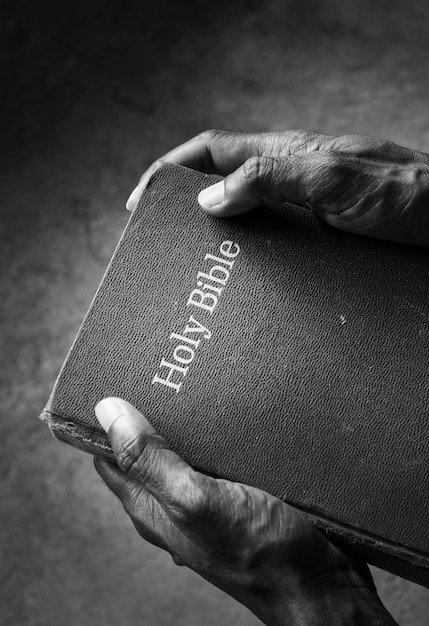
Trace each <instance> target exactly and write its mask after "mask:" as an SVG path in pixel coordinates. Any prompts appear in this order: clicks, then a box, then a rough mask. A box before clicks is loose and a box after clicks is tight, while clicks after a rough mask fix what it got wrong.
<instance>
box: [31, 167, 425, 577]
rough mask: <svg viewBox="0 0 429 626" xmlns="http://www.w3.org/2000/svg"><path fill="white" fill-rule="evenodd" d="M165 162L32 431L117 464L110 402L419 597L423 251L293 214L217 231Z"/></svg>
mask: <svg viewBox="0 0 429 626" xmlns="http://www.w3.org/2000/svg"><path fill="white" fill-rule="evenodd" d="M215 180H217V178H216V179H214V178H213V177H212V176H210V175H206V174H203V173H200V172H195V171H193V170H189V169H187V168H184V167H181V166H178V165H173V164H168V163H165V164H164V165H163V166H162V167H160V168H159V169H158V170H157V171H156V172H155V173H154V174H153V176H152V178H151V180H150V181H149V184H148V186H147V187H146V189H145V190H144V192H143V193H142V196H141V198H140V201H139V203H138V206H137V208H136V210H135V211H134V213H133V214H132V215H131V217H130V219H129V222H128V224H127V226H126V228H125V230H124V233H123V235H122V237H121V239H120V242H119V244H118V246H117V249H116V251H115V253H114V255H113V257H112V260H111V262H110V264H109V266H108V268H107V270H106V273H105V275H104V278H103V280H102V282H101V284H100V287H99V289H98V291H97V293H96V295H95V297H94V300H93V302H92V304H91V306H90V309H89V311H88V313H87V315H86V317H85V319H84V321H83V323H82V326H81V328H80V330H79V332H78V335H77V337H76V339H75V341H74V343H73V346H72V348H71V350H70V352H69V354H68V356H67V358H66V361H65V363H64V365H63V367H62V369H61V372H60V374H59V376H58V379H57V381H56V383H55V387H54V390H53V392H52V395H51V397H50V399H49V401H48V403H47V406H46V408H45V410H44V411H43V413H42V415H41V417H42V419H44V420H45V421H46V422H47V423H48V424H49V427H50V428H51V431H52V432H53V434H54V435H55V436H56V437H57V438H59V439H62V440H64V441H66V442H68V443H71V444H72V445H74V446H76V447H78V448H81V449H83V450H86V451H87V452H90V453H92V454H97V455H102V456H105V457H107V458H110V459H111V460H113V455H112V451H111V448H110V446H109V442H108V440H107V438H106V436H105V434H104V432H103V431H102V429H101V427H100V426H99V424H98V422H97V420H96V417H95V414H94V407H95V405H96V403H97V402H98V401H99V400H101V399H102V398H104V397H106V396H118V397H121V398H124V399H126V400H128V401H129V402H131V403H132V404H133V405H135V406H136V407H137V408H138V409H139V410H140V411H141V412H142V413H144V414H145V415H146V416H147V418H148V419H149V421H150V422H151V423H152V425H153V426H154V427H155V428H156V430H157V431H158V432H159V433H160V434H161V435H162V436H164V437H165V438H166V440H167V441H168V442H169V444H170V445H171V447H172V448H173V449H174V450H175V451H176V452H177V453H178V454H180V455H181V456H182V457H183V458H184V459H185V460H186V461H187V462H189V463H190V464H191V465H192V466H193V467H195V468H197V469H200V470H201V471H204V472H206V473H209V474H211V475H213V476H221V477H224V478H228V479H231V480H234V481H238V482H242V483H247V484H250V485H253V486H256V487H259V488H261V489H263V490H265V491H268V492H270V493H272V494H273V495H275V496H277V497H279V498H281V499H283V500H284V501H286V502H288V503H289V504H291V505H293V506H295V507H297V508H298V509H300V510H301V511H303V512H304V514H305V515H307V517H309V518H310V519H311V520H312V521H313V522H314V523H315V524H316V525H317V526H318V527H319V528H320V529H321V531H322V532H324V533H326V534H327V535H328V537H329V538H330V539H332V540H334V541H337V542H339V543H341V545H345V546H347V547H349V548H350V549H352V550H354V551H355V552H356V553H357V554H358V555H359V556H361V558H364V559H365V560H366V561H367V562H369V563H372V564H374V565H377V566H379V567H382V568H384V569H388V570H390V571H392V572H394V573H396V574H399V575H401V576H403V577H406V578H409V579H410V580H413V581H415V582H419V583H420V584H423V585H426V586H429V532H428V519H429V480H428V461H429V446H428V439H429V253H428V251H426V250H423V249H418V248H415V247H412V246H406V245H402V244H395V243H389V242H384V241H379V240H375V239H371V238H369V237H362V236H358V235H352V234H348V233H346V232H342V231H339V230H336V229H333V228H332V227H330V226H328V225H326V224H325V223H324V222H322V221H321V220H320V219H319V218H317V217H316V216H315V215H314V214H312V213H311V212H310V211H308V210H306V209H303V208H299V207H295V206H293V205H286V204H285V205H279V206H276V207H260V208H258V209H256V210H254V211H252V212H250V213H247V214H244V215H240V216H235V217H231V218H224V219H219V218H216V217H213V216H210V215H209V214H207V213H205V212H204V211H202V210H201V208H200V206H199V205H198V202H197V196H198V193H199V191H200V190H202V189H203V188H205V187H207V186H209V185H210V184H212V183H213V182H215Z"/></svg>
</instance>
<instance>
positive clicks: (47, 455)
mask: <svg viewBox="0 0 429 626" xmlns="http://www.w3.org/2000/svg"><path fill="white" fill-rule="evenodd" d="M0 29H1V36H0V95H1V97H0V109H1V116H0V125H1V135H0V145H1V148H2V149H1V151H0V153H1V168H0V176H1V190H2V195H1V205H0V207H1V208H0V215H1V231H0V236H1V247H0V255H1V261H0V267H1V270H0V271H1V283H0V294H1V309H0V324H1V338H0V356H1V360H2V363H1V368H0V380H1V385H2V390H1V395H0V411H1V421H0V441H1V442H2V450H3V452H2V455H1V459H0V465H1V482H0V624H1V625H3V624H4V625H6V624H8V625H10V624H25V625H27V624H28V625H31V626H33V625H34V626H36V625H37V626H38V625H40V626H54V625H55V626H63V625H64V626H67V625H69V624H73V625H74V624H78V625H79V626H98V625H101V624H105V623H115V622H116V623H119V624H121V625H123V626H131V625H134V624H139V625H140V624H145V625H148V626H152V625H153V626H163V625H169V624H172V623H174V624H176V625H177V626H180V625H181V624H183V625H185V624H186V626H192V625H197V624H198V625H200V624H205V625H208V626H210V625H211V624H213V626H214V625H216V626H219V625H220V624H231V623H234V624H236V625H240V624H243V625H244V624H253V623H255V624H256V623H257V620H256V619H254V618H253V617H252V616H250V614H249V613H248V612H247V610H246V609H244V608H242V607H240V606H239V605H238V604H236V603H235V602H234V601H232V600H230V599H229V598H227V597H226V596H224V595H223V594H222V593H221V592H218V591H216V590H214V589H212V588H211V587H209V585H208V584H206V583H205V582H204V581H202V580H200V579H199V578H197V577H196V576H195V575H194V574H193V573H191V572H189V571H188V570H187V569H185V568H181V569H179V568H176V566H174V565H173V563H172V562H171V560H170V557H168V556H167V555H165V554H163V553H161V552H159V551H157V550H155V549H153V548H152V547H151V546H148V545H146V544H144V543H143V542H142V541H141V540H140V539H139V538H138V537H137V535H136V534H135V532H134V530H133V528H132V527H131V524H130V522H129V521H128V519H127V518H126V517H125V515H124V514H123V513H122V510H121V507H120V506H119V504H118V503H117V502H116V501H115V500H114V498H113V497H111V496H110V494H109V493H108V492H107V490H106V489H105V488H104V487H103V485H102V484H101V482H100V480H99V479H98V477H97V476H96V475H95V473H94V471H93V469H92V462H91V459H90V458H89V457H87V456H86V455H84V454H82V453H79V452H77V451H75V450H73V449H72V448H69V447H66V446H64V445H61V444H60V443H57V442H55V441H54V440H53V439H51V438H50V436H49V433H48V431H47V429H46V427H45V426H44V425H42V424H41V423H40V422H39V421H38V420H37V417H36V416H37V415H38V413H39V411H40V409H41V408H42V407H43V405H44V402H45V400H46V398H47V396H48V394H49V391H50V388H51V386H52V384H53V381H54V378H55V375H56V373H57V371H58V368H59V367H60V365H61V363H62V361H63V358H64V357H65V355H66V352H67V349H68V346H69V345H70V343H71V341H72V339H73V337H74V334H75V332H76V331H77V329H78V326H79V323H80V320H81V318H82V316H83V314H84V312H85V310H86V307H87V306H88V304H89V302H90V300H91V297H92V295H93V293H94V290H95V288H96V286H97V284H98V281H99V279H100V278H101V275H102V273H103V270H104V267H105V265H106V263H107V261H108V259H109V257H110V254H111V252H112V251H113V248H114V245H115V242H116V241H117V239H118V236H119V234H120V232H121V230H122V228H123V226H124V225H125V222H126V219H127V215H126V213H125V211H124V210H123V207H124V203H125V200H126V198H127V196H128V194H129V192H130V190H131V189H132V188H133V186H134V183H135V182H136V181H137V179H138V177H139V175H140V174H141V172H142V171H143V170H144V169H145V168H146V166H147V165H148V164H149V163H150V162H151V161H152V160H153V159H154V158H156V157H157V156H159V155H161V154H162V153H163V152H165V151H166V150H167V149H169V148H171V147H173V146H174V145H176V144H178V143H179V142H181V141H183V140H185V139H186V138H188V137H190V136H192V135H193V134H195V133H196V132H198V131H200V130H203V129H205V128H211V127H219V128H243V129H261V130H264V129H271V130H273V129H280V128H293V127H302V128H311V129H314V130H319V131H326V132H330V133H344V132H347V133H368V134H376V135H380V136H384V137H387V138H390V139H393V140H394V141H397V142H399V143H403V144H405V145H408V146H410V147H415V148H417V149H420V150H426V151H429V130H428V128H429V124H428V121H429V107H428V102H429V72H428V69H429V68H428V64H429V37H428V32H429V5H427V3H426V2H424V1H423V0H417V1H413V2H407V3H405V2H402V1H401V0H390V1H385V0H363V1H360V2H357V1H356V2H354V3H353V2H347V1H342V0H307V2H302V1H298V0H284V1H281V0H277V1H274V0H271V1H270V0H268V1H266V2H260V1H259V2H256V1H255V0H239V1H236V2H231V1H230V2H226V1H218V2H217V3H214V2H211V3H209V2H203V1H202V0H200V1H197V0H187V1H186V2H173V1H168V0H157V1H156V2H155V1H154V2H145V1H144V0H141V1H140V2H137V1H134V2H131V1H128V2H127V1H124V0H123V1H121V2H119V1H118V2H110V3H109V2H102V1H101V0H96V1H91V2H89V1H88V0H85V1H84V0H77V1H76V2H74V3H73V4H70V5H68V4H66V3H61V2H57V1H56V2H54V1H50V2H49V1H48V0H42V1H40V2H31V1H30V0H21V1H19V0H16V1H14V0H9V1H4V2H2V3H1V6H0ZM375 575H376V580H377V583H378V586H379V589H380V593H381V595H382V597H383V599H384V600H385V602H386V604H387V606H388V607H389V608H390V609H391V610H392V612H393V614H394V615H395V617H396V618H397V619H398V620H399V622H400V624H401V625H402V626H405V625H407V626H411V625H412V626H421V625H424V624H429V592H428V591H426V590H425V589H423V588H421V587H418V586H416V585H413V584H411V583H408V582H405V581H402V580H400V579H398V578H395V577H393V576H391V575H388V574H384V573H381V572H379V571H375Z"/></svg>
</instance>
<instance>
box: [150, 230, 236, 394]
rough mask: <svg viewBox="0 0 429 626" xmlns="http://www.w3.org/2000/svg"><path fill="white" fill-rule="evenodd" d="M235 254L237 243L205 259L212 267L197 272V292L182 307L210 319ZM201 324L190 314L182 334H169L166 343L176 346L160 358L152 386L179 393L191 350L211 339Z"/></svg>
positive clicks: (191, 359)
mask: <svg viewBox="0 0 429 626" xmlns="http://www.w3.org/2000/svg"><path fill="white" fill-rule="evenodd" d="M239 252H240V246H239V245H238V244H237V243H234V242H233V241H223V242H222V243H221V245H220V248H219V256H214V255H213V254H206V255H205V257H204V261H210V262H211V263H212V265H211V267H210V268H209V271H206V272H198V274H197V288H195V289H193V290H192V291H191V293H190V295H189V298H188V301H187V303H186V306H187V307H188V306H192V307H194V308H196V309H199V311H198V316H200V313H201V312H205V313H206V315H207V314H209V315H211V314H212V313H213V311H214V310H215V308H216V306H217V303H218V301H219V297H220V295H221V293H222V291H223V289H224V288H225V285H226V283H227V282H228V279H229V276H230V273H231V270H232V268H233V266H234V263H235V258H236V257H237V255H238V254H239ZM213 263H214V264H213ZM206 269H207V268H206ZM196 314H197V313H196ZM205 324H206V322H205V323H204V324H202V323H201V322H199V321H198V320H197V319H196V318H195V316H194V313H192V314H191V316H190V317H189V319H188V321H187V322H186V325H185V329H184V330H183V331H182V333H180V334H179V333H171V335H170V340H174V341H175V342H176V343H177V345H176V347H175V348H174V350H173V354H172V356H171V357H170V359H169V360H167V359H164V358H163V359H162V360H161V363H160V364H159V368H158V370H159V371H160V370H161V371H160V373H159V374H158V373H157V374H156V375H155V376H154V377H153V379H152V384H156V383H158V384H160V385H165V387H166V388H168V389H172V390H174V391H175V392H176V393H178V392H179V390H180V387H181V386H182V382H183V380H182V379H183V377H184V376H186V374H187V373H188V369H189V364H190V363H191V362H192V361H193V360H194V357H195V350H196V349H197V348H198V346H199V345H200V343H201V340H202V339H210V337H211V335H212V333H211V331H210V330H209V328H208V327H207V326H206V325H205Z"/></svg>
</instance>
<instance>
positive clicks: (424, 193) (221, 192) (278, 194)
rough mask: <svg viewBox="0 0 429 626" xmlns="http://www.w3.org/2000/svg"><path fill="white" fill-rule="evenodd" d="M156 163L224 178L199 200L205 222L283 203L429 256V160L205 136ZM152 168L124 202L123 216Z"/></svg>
mask: <svg viewBox="0 0 429 626" xmlns="http://www.w3.org/2000/svg"><path fill="white" fill-rule="evenodd" d="M161 160H163V161H168V162H171V163H177V164H180V165H185V166H187V167H190V168H193V169H197V170H201V171H203V172H206V173H216V174H221V175H222V176H225V179H224V180H222V181H220V182H218V183H216V184H215V185H212V186H211V187H208V188H207V189H205V190H204V191H203V192H202V193H201V194H200V196H199V201H200V204H201V206H202V207H203V208H204V209H205V210H207V211H209V212H210V213H211V214H212V215H216V216H229V215H235V214H238V213H243V212H246V211H249V210H250V209H253V208H255V207H256V206H258V205H261V204H266V205H273V204H280V203H283V202H289V203H292V204H296V205H299V206H301V207H303V208H306V209H310V210H311V211H314V213H316V214H317V215H319V217H321V218H322V219H323V220H325V221H326V222H327V223H328V224H331V225H332V226H335V227H337V228H340V229H342V230H347V231H349V232H352V233H357V234H361V235H370V236H372V237H378V238H381V239H389V240H391V241H399V242H403V243H410V244H414V245H419V246H423V247H426V248H429V155H427V154H424V153H422V152H417V151H414V150H409V149H407V148H403V147H401V146H398V145H396V144H394V143H391V142H389V141H384V140H382V139H378V138H376V137H366V136H359V135H344V136H341V137H335V136H333V135H322V134H318V133H312V132H306V131H302V130H299V131H286V132H272V133H243V132H231V131H213V130H212V131H206V132H203V133H201V134H200V135H198V136H197V137H194V138H193V139H191V140H190V141H187V142H186V143H184V144H182V145H181V146H179V147H177V148H175V149H174V150H172V151H171V152H168V153H167V154H166V155H165V156H163V157H162V159H161ZM157 163H158V162H155V164H154V165H153V166H152V167H151V168H149V170H148V171H147V172H146V173H145V174H144V176H143V177H142V179H141V182H140V184H139V185H138V187H137V188H136V190H135V191H134V192H133V194H131V197H130V199H129V201H128V203H127V208H129V209H130V210H133V209H134V207H135V205H136V202H137V200H138V197H139V196H140V193H141V191H142V189H143V187H144V186H145V184H146V183H147V180H148V179H149V177H150V175H151V173H152V171H153V169H154V167H156V165H157ZM285 210H287V209H285Z"/></svg>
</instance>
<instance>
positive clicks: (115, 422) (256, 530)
mask: <svg viewBox="0 0 429 626" xmlns="http://www.w3.org/2000/svg"><path fill="white" fill-rule="evenodd" d="M96 414H97V417H98V419H99V421H100V423H101V425H102V426H103V428H104V429H105V430H106V432H107V433H108V437H109V440H110V442H111V444H112V447H113V450H114V453H115V456H116V459H117V462H118V465H119V467H117V466H116V465H113V464H111V463H109V462H107V461H104V460H102V459H98V458H97V459H95V466H96V469H97V471H98V472H99V473H100V475H101V476H102V477H103V479H104V481H105V483H106V484H107V486H108V487H109V488H110V489H111V490H112V491H113V492H114V493H115V494H116V495H117V496H118V497H119V498H120V500H121V501H122V504H123V506H124V508H125V510H126V511H127V513H128V514H129V515H130V517H131V520H132V521H133V523H134V525H135V527H136V529H137V531H138V532H139V533H140V535H141V536H142V537H143V538H144V539H146V540H148V541H150V542H151V543H153V544H155V545H157V546H159V547H161V548H163V549H164V550H167V551H168V552H169V553H170V554H171V556H172V557H173V560H174V562H175V563H177V564H178V565H187V566H188V567H190V568H192V569H193V570H195V571H196V572H198V573H199V574H200V575H201V576H203V577H204V578H205V579H207V580H208V581H210V582H211V583H213V584H215V585H216V586H217V587H219V588H220V589H222V590H224V591H225V592H226V593H228V594H230V595H231V596H233V597H234V598H236V599H237V600H238V601H239V602H241V603H243V604H245V605H246V606H247V607H248V608H249V609H250V610H252V611H253V612H254V613H255V614H256V615H257V616H258V617H259V618H260V619H261V620H262V621H264V622H265V623H266V624H288V625H290V626H293V625H295V624H311V625H314V626H316V625H318V624H330V625H331V626H335V624H348V625H352V624H361V623H362V624H365V625H367V624H375V623H377V624H393V623H394V622H393V620H392V619H391V618H390V616H389V615H388V614H387V612H386V611H385V609H384V608H383V606H382V605H381V603H380V601H379V599H378V597H377V594H376V592H375V588H374V585H373V582H372V579H371V576H370V574H369V571H368V569H367V567H366V565H365V564H362V563H355V562H354V561H353V560H352V559H351V558H350V557H349V556H348V555H346V554H345V553H344V552H343V551H341V550H340V549H339V548H337V547H336V546H334V545H333V544H331V543H329V542H328V541H327V540H326V539H324V537H323V536H322V535H321V534H320V533H319V531H318V530H317V529H316V528H315V527H314V526H313V525H312V524H311V523H310V522H309V521H308V520H307V519H306V518H305V517H304V516H303V515H301V514H300V513H298V512H297V511H296V510H294V509H293V508H291V507H290V506H288V505H287V504H285V503H284V502H282V501H281V500H279V499H277V498H275V497H273V496H270V495H269V494H268V493H265V492H263V491H261V490H259V489H255V488H252V487H248V486H246V485H242V484H239V483H233V482H229V481H227V480H221V479H215V478H211V477H209V476H206V475H205V474H201V473H199V472H196V471H194V470H193V469H192V468H191V467H190V466H189V465H187V464H186V463H185V462H184V461H183V460H182V459H181V458H179V457H178V456H177V455H176V454H175V453H174V452H173V451H172V450H170V448H169V447H168V444H167V443H166V441H165V440H164V439H162V438H161V437H160V436H159V435H157V434H156V432H155V431H154V430H153V428H152V427H151V426H150V424H149V423H148V422H147V420H146V419H145V418H144V417H143V416H142V415H141V414H140V413H139V412H138V411H137V410H136V409H135V408H134V407H133V406H132V405H130V404H129V403H128V402H125V401H124V400H120V399H118V398H108V399H105V400H103V401H101V402H100V403H99V404H98V405H97V407H96ZM359 620H362V621H359Z"/></svg>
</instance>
